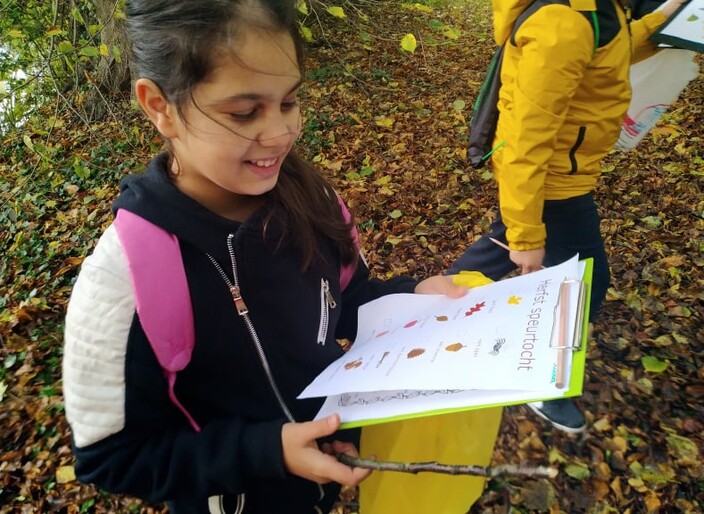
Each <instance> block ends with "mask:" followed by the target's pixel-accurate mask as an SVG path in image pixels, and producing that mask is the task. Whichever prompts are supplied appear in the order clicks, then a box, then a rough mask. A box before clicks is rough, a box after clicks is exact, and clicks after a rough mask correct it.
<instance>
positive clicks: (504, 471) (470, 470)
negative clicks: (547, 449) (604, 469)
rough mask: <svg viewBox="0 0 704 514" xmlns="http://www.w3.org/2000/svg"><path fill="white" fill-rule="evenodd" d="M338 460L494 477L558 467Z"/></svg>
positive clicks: (543, 474) (540, 473)
mask: <svg viewBox="0 0 704 514" xmlns="http://www.w3.org/2000/svg"><path fill="white" fill-rule="evenodd" d="M335 457H337V460H339V461H340V462H342V463H343V464H347V465H348V466H354V467H357V468H366V469H374V470H377V471H400V472H402V473H413V474H417V473H420V472H423V471H427V472H432V473H443V474H445V475H474V476H480V477H488V478H493V477H497V476H512V477H526V478H555V477H556V476H557V473H558V471H557V469H555V468H552V467H550V468H548V467H544V466H537V467H533V466H516V465H513V464H505V465H501V466H493V467H491V466H487V467H483V466H465V465H451V464H441V463H439V462H389V461H377V460H370V459H361V458H359V457H352V456H350V455H346V454H343V453H336V454H335Z"/></svg>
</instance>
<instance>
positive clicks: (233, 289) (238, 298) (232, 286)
mask: <svg viewBox="0 0 704 514" xmlns="http://www.w3.org/2000/svg"><path fill="white" fill-rule="evenodd" d="M234 239H235V234H229V235H228V236H227V252H228V253H229V254H230V264H231V266H232V282H230V278H229V277H228V276H227V273H225V271H224V270H223V269H222V267H221V266H220V264H218V261H216V260H215V259H214V258H213V256H212V255H210V254H209V253H206V254H205V255H206V256H207V257H208V259H209V260H210V262H212V263H213V266H215V269H216V270H217V271H218V273H219V274H220V276H221V277H222V279H223V281H224V282H225V284H226V285H227V287H228V289H229V290H230V294H231V295H232V301H233V302H234V304H235V308H236V309H237V314H238V315H240V316H242V319H243V320H244V324H245V326H246V327H247V331H248V332H249V335H250V337H251V339H252V342H253V343H254V347H255V349H256V350H257V355H258V356H259V361H260V362H261V364H262V368H263V369H264V373H265V374H266V377H267V380H268V381H269V386H270V387H271V390H272V391H273V393H274V396H276V400H277V401H278V402H279V406H280V407H281V410H282V411H283V413H284V415H285V416H286V419H288V420H289V421H290V422H291V423H295V422H296V420H295V418H294V417H293V414H291V410H290V409H289V408H288V405H286V402H285V401H284V398H283V396H282V394H281V391H279V387H278V386H277V385H276V381H275V380H274V374H273V373H272V371H271V367H270V366H269V361H268V360H267V358H266V354H265V353H264V348H263V347H262V343H261V341H260V340H259V336H258V335H257V332H256V330H255V329H254V324H253V323H252V320H251V319H250V317H249V309H248V308H247V304H246V303H245V302H244V298H242V293H241V291H240V281H239V275H238V274H237V258H236V257H235V246H234V243H233V240H234ZM331 298H332V296H331ZM333 301H334V300H333ZM317 486H318V492H319V493H320V497H319V499H318V501H321V500H322V499H323V498H324V497H325V490H324V489H323V486H322V485H321V484H317ZM240 496H241V498H240ZM237 508H238V511H237V512H238V513H239V512H242V511H243V510H244V493H243V494H241V495H238V498H237Z"/></svg>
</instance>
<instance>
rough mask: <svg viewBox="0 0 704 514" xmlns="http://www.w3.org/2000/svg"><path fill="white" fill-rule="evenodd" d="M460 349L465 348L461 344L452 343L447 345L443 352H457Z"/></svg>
mask: <svg viewBox="0 0 704 514" xmlns="http://www.w3.org/2000/svg"><path fill="white" fill-rule="evenodd" d="M462 348H465V345H463V344H462V343H452V344H448V345H447V346H446V347H445V350H447V351H448V352H459V351H460V350H461V349H462Z"/></svg>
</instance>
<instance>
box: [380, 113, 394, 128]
mask: <svg viewBox="0 0 704 514" xmlns="http://www.w3.org/2000/svg"><path fill="white" fill-rule="evenodd" d="M376 124H377V125H379V126H380V127H384V128H391V127H393V125H394V119H393V118H389V117H387V116H379V117H378V118H377V119H376Z"/></svg>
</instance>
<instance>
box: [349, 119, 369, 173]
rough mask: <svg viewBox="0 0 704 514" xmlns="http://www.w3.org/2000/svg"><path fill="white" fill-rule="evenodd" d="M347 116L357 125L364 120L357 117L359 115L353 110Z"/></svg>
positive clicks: (361, 123) (362, 123)
mask: <svg viewBox="0 0 704 514" xmlns="http://www.w3.org/2000/svg"><path fill="white" fill-rule="evenodd" d="M349 117H350V118H352V119H353V120H354V121H356V122H357V124H358V125H364V122H363V121H362V120H361V119H359V116H357V115H356V114H355V113H353V112H351V113H349ZM367 164H368V163H367Z"/></svg>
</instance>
